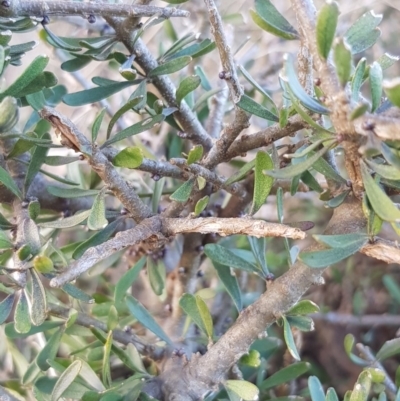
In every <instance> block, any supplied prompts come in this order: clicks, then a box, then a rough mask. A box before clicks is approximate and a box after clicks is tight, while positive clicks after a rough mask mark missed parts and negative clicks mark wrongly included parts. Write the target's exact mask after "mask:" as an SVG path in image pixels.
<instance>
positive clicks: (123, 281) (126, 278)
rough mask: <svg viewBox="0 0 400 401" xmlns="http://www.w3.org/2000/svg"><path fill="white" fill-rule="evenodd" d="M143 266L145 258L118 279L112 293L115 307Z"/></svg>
mask: <svg viewBox="0 0 400 401" xmlns="http://www.w3.org/2000/svg"><path fill="white" fill-rule="evenodd" d="M145 264H146V258H145V257H142V258H141V259H139V261H138V262H136V264H135V265H134V266H133V267H132V268H131V269H129V270H128V271H127V272H126V273H125V274H124V275H123V276H122V277H121V278H120V279H119V281H118V283H117V285H116V286H115V291H114V302H115V304H116V305H118V304H119V303H120V302H121V301H122V300H123V299H124V297H125V295H126V292H127V291H128V289H129V288H130V287H131V286H132V284H133V282H134V281H135V280H136V278H137V277H138V275H139V273H140V271H141V270H142V268H143V266H144V265H145Z"/></svg>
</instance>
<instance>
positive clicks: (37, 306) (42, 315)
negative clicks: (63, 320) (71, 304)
mask: <svg viewBox="0 0 400 401" xmlns="http://www.w3.org/2000/svg"><path fill="white" fill-rule="evenodd" d="M30 272H31V278H32V297H31V307H30V312H31V321H32V323H33V324H34V325H35V326H39V325H41V324H42V323H43V322H44V321H45V320H46V317H47V300H46V292H45V290H44V287H43V284H42V282H41V281H40V278H39V276H38V274H37V273H36V271H35V269H31V270H30Z"/></svg>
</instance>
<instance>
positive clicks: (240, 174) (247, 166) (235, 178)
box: [225, 158, 256, 185]
mask: <svg viewBox="0 0 400 401" xmlns="http://www.w3.org/2000/svg"><path fill="white" fill-rule="evenodd" d="M255 165H256V159H255V158H254V159H253V160H251V161H249V162H247V163H246V164H244V165H243V166H242V167H241V168H240V169H239V170H238V171H237V172H236V173H235V174H233V175H232V176H231V177H229V178H228V179H227V180H226V181H225V185H231V184H233V183H235V182H237V181H240V180H242V179H243V178H244V177H246V176H247V173H248V172H249V171H251V170H252V169H253V168H254V166H255Z"/></svg>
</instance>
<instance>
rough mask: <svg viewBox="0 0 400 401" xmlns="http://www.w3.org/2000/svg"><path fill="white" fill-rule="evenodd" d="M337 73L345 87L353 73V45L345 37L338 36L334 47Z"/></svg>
mask: <svg viewBox="0 0 400 401" xmlns="http://www.w3.org/2000/svg"><path fill="white" fill-rule="evenodd" d="M333 60H334V61H335V66H336V74H337V75H338V78H339V82H340V84H341V85H342V87H345V85H346V84H347V82H348V81H349V80H350V75H351V63H352V58H351V47H350V45H349V44H348V43H347V42H346V40H345V39H343V38H338V39H337V41H336V43H335V47H334V49H333Z"/></svg>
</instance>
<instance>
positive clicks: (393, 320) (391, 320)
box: [310, 312, 400, 329]
mask: <svg viewBox="0 0 400 401" xmlns="http://www.w3.org/2000/svg"><path fill="white" fill-rule="evenodd" d="M310 317H312V318H313V319H315V320H320V321H324V322H328V323H332V324H338V325H341V326H356V327H365V328H368V329H370V328H371V327H380V326H387V327H400V316H397V315H363V316H354V315H348V314H346V313H336V312H328V313H315V314H313V315H310Z"/></svg>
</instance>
